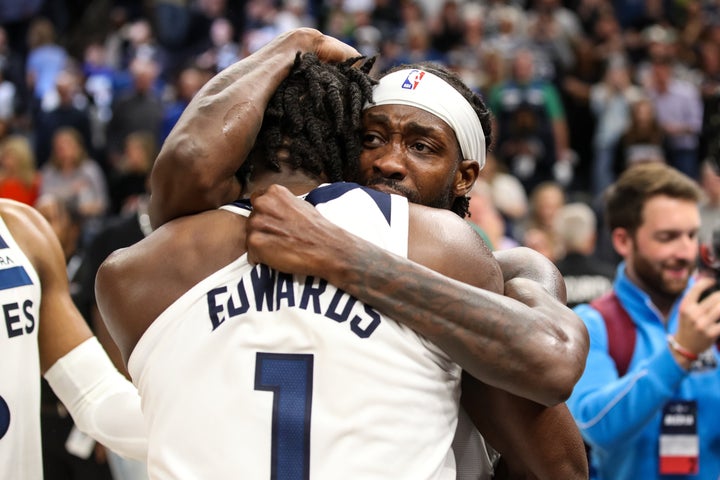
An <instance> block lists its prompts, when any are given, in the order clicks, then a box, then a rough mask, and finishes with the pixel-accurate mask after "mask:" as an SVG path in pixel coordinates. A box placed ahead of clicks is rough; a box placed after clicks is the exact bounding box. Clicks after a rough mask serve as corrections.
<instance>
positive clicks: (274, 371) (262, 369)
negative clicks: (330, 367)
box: [255, 352, 313, 480]
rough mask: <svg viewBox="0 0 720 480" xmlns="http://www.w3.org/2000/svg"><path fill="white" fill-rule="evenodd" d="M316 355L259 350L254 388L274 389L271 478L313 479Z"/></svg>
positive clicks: (279, 479)
mask: <svg viewBox="0 0 720 480" xmlns="http://www.w3.org/2000/svg"><path fill="white" fill-rule="evenodd" d="M312 387H313V356H312V355H311V354H291V353H267V352H258V353H257V356H256V359H255V390H263V391H269V392H273V413H272V447H271V449H272V450H271V470H270V472H271V473H270V479H271V480H307V479H309V478H310V414H311V412H312Z"/></svg>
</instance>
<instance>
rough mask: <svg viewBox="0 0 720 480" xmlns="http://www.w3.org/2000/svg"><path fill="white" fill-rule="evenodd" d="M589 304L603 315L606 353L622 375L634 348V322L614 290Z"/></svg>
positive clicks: (635, 333) (625, 370)
mask: <svg viewBox="0 0 720 480" xmlns="http://www.w3.org/2000/svg"><path fill="white" fill-rule="evenodd" d="M590 306H591V307H593V308H594V309H595V310H597V311H598V312H600V315H602V317H603V320H604V322H605V328H606V329H607V336H608V353H609V354H610V356H611V357H612V359H613V360H614V361H615V366H616V367H617V370H618V374H619V375H620V376H621V377H622V376H623V375H625V373H626V372H627V369H628V366H629V365H630V359H631V358H632V355H633V351H634V350H635V338H636V335H637V332H636V330H635V324H634V323H633V321H632V318H630V315H629V314H628V313H627V310H625V308H624V307H623V306H622V304H621V303H620V300H619V299H618V297H617V295H615V291H614V290H610V291H609V292H608V293H606V294H605V295H603V296H601V297H598V298H596V299H595V300H593V301H591V302H590Z"/></svg>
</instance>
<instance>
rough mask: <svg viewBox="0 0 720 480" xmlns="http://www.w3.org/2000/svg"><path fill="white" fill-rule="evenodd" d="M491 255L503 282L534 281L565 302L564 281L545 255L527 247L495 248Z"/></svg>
mask: <svg viewBox="0 0 720 480" xmlns="http://www.w3.org/2000/svg"><path fill="white" fill-rule="evenodd" d="M493 255H494V256H495V259H496V260H497V261H498V264H499V265H500V268H501V269H502V273H503V278H504V280H505V282H509V281H512V280H519V279H523V280H530V281H533V282H536V283H538V284H540V285H542V286H543V288H544V289H545V290H547V291H548V293H550V294H551V295H552V296H553V297H555V298H556V299H557V300H559V301H561V302H562V303H563V304H564V303H565V297H566V291H565V281H564V280H563V277H562V275H561V274H560V271H559V270H558V269H557V267H556V266H555V264H554V263H553V262H552V261H550V260H549V259H548V258H547V257H546V256H544V255H543V254H541V253H540V252H538V251H537V250H533V249H531V248H528V247H515V248H509V249H507V250H497V251H495V252H493Z"/></svg>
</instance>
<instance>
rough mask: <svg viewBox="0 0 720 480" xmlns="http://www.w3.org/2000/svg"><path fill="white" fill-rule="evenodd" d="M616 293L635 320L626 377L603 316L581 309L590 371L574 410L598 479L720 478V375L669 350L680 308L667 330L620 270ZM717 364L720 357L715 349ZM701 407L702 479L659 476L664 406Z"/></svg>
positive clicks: (675, 309)
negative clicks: (683, 362) (686, 403)
mask: <svg viewBox="0 0 720 480" xmlns="http://www.w3.org/2000/svg"><path fill="white" fill-rule="evenodd" d="M614 289H615V293H616V295H617V296H618V298H619V299H620V302H621V303H622V305H623V306H624V307H625V309H626V310H627V312H628V313H629V314H630V316H631V317H632V318H633V321H634V323H635V326H636V329H637V339H636V342H635V349H634V352H633V357H632V359H631V361H630V365H629V367H628V372H627V373H626V374H625V376H623V377H619V376H618V373H617V369H616V368H615V363H614V361H613V359H612V358H611V357H610V355H609V354H608V338H607V331H606V329H605V324H604V322H603V319H602V317H601V316H600V314H599V313H598V312H597V310H595V309H594V308H592V307H591V306H590V305H588V304H582V305H578V306H577V307H575V309H574V311H575V312H576V313H577V314H578V315H579V316H580V318H582V319H583V321H584V322H585V325H586V326H587V328H588V333H589V334H590V352H589V354H588V359H587V364H586V367H585V372H584V373H583V375H582V377H581V378H580V381H579V382H578V384H577V385H576V386H575V389H574V391H573V394H572V395H571V397H570V399H569V400H568V402H567V403H568V407H569V408H570V411H571V412H572V415H573V417H574V418H575V421H576V422H577V424H578V427H579V428H580V431H581V432H582V435H583V437H584V439H585V441H586V442H587V443H588V444H589V445H590V446H591V456H592V469H593V470H594V471H595V472H596V475H597V478H598V479H599V480H648V479H655V478H657V479H660V478H668V479H673V480H678V479H684V478H687V479H708V480H710V479H712V480H717V479H718V478H720V373H719V372H718V369H717V368H712V367H710V368H706V369H705V370H704V371H695V370H694V369H691V371H690V372H686V371H685V370H684V369H683V368H681V367H680V366H679V365H678V364H677V362H676V361H675V359H674V358H673V356H672V353H671V352H670V349H669V348H668V344H667V338H666V337H667V334H668V333H672V332H675V331H676V329H677V324H678V305H679V303H680V301H679V300H678V302H676V304H675V305H674V306H673V309H672V312H671V315H670V318H669V321H668V324H667V327H666V326H665V324H664V323H663V321H662V316H661V315H660V314H659V313H658V311H657V309H656V308H655V306H654V305H653V304H652V302H651V301H650V298H649V297H648V295H647V294H646V293H645V292H643V291H642V290H640V289H639V288H638V287H637V286H636V285H635V284H633V283H632V282H631V281H630V279H629V278H628V277H627V276H626V275H625V264H624V262H623V263H621V264H620V265H619V266H618V269H617V274H616V277H615V282H614ZM710 357H711V360H710V361H711V362H712V357H714V359H715V362H716V363H717V361H718V359H720V355H718V350H717V348H715V347H713V348H712V354H710ZM673 399H681V400H695V401H696V402H697V409H698V413H697V415H698V418H697V429H698V435H699V440H700V471H699V475H696V476H677V475H674V476H665V475H663V476H660V475H659V474H658V441H659V436H660V424H661V416H662V409H663V406H664V405H665V403H666V402H667V401H668V400H673Z"/></svg>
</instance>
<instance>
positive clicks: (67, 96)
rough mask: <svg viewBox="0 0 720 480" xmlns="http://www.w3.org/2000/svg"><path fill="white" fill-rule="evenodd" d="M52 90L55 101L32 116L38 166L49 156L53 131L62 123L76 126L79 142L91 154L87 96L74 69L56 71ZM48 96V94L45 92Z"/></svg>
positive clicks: (63, 125) (47, 96) (67, 125)
mask: <svg viewBox="0 0 720 480" xmlns="http://www.w3.org/2000/svg"><path fill="white" fill-rule="evenodd" d="M54 92H56V95H57V96H56V101H54V102H53V103H55V105H54V106H52V107H49V108H48V109H45V110H41V111H39V112H38V113H37V116H36V117H35V155H36V158H37V164H38V167H40V168H41V167H42V166H43V165H45V163H46V162H47V161H48V158H49V157H50V151H51V149H52V146H51V143H52V138H53V135H54V134H55V132H56V131H58V130H59V129H60V128H62V127H72V128H74V129H75V130H77V131H78V132H79V133H80V135H81V136H82V138H83V144H84V145H86V147H87V149H88V151H90V152H93V154H94V149H93V148H92V147H93V144H92V133H91V130H90V112H89V110H88V98H87V96H85V94H84V93H83V91H82V85H81V83H80V78H79V75H78V72H76V71H75V70H72V69H65V70H62V71H61V72H58V74H57V77H56V78H55V89H54ZM49 97H50V94H48V95H46V98H49Z"/></svg>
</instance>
